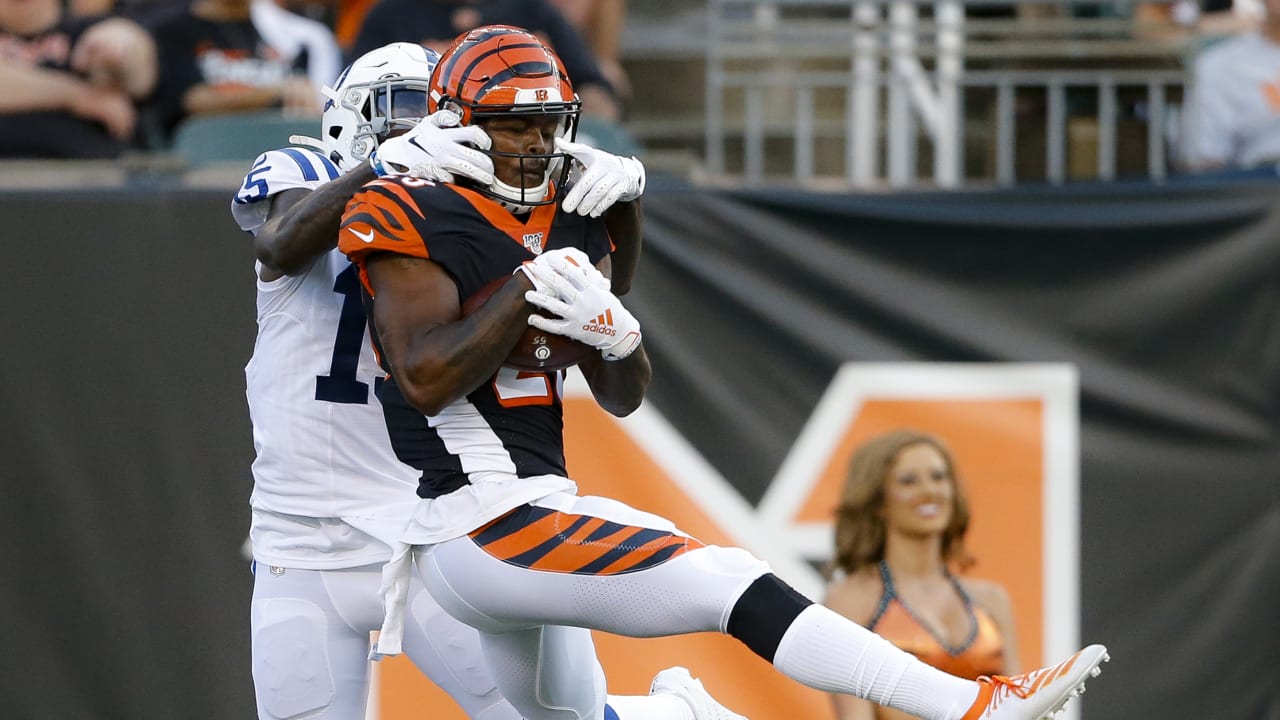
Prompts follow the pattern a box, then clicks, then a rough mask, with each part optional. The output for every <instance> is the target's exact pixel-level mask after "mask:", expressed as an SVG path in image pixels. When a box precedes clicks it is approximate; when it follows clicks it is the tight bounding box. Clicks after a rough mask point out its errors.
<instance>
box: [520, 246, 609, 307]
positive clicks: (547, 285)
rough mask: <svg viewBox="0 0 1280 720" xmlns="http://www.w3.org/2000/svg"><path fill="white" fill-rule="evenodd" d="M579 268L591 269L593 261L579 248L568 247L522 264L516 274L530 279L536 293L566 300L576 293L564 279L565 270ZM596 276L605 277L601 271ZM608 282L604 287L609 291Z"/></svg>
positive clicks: (543, 254)
mask: <svg viewBox="0 0 1280 720" xmlns="http://www.w3.org/2000/svg"><path fill="white" fill-rule="evenodd" d="M579 266H588V267H590V266H591V259H590V258H588V257H587V254H586V253H584V252H582V251H581V250H579V249H578V248H573V247H567V248H557V249H555V250H548V251H546V252H544V253H542V254H541V255H539V256H538V257H536V258H534V259H533V260H529V261H528V262H524V263H521V265H520V267H518V268H516V272H518V273H524V274H525V277H527V278H529V282H531V283H533V291H534V292H536V293H539V294H541V295H547V296H550V297H555V298H559V299H561V300H565V299H566V298H569V297H573V294H574V293H575V291H574V289H573V287H572V286H571V285H569V283H568V281H567V280H566V279H565V277H564V268H574V267H579ZM592 269H594V268H592ZM596 274H597V275H600V277H602V278H603V277H604V275H603V274H602V273H601V272H600V271H599V270H597V271H596ZM608 282H609V281H608V280H607V279H606V280H605V285H604V288H605V289H606V290H607V289H609V285H608Z"/></svg>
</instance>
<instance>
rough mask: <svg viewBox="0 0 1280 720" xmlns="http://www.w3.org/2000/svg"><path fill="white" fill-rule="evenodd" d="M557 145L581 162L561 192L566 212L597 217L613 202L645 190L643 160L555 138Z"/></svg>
mask: <svg viewBox="0 0 1280 720" xmlns="http://www.w3.org/2000/svg"><path fill="white" fill-rule="evenodd" d="M556 149H557V150H559V151H560V152H563V153H568V154H569V155H571V156H573V159H574V160H576V161H577V162H578V163H580V164H581V165H582V176H581V177H579V178H578V181H577V182H576V183H574V185H573V188H572V189H571V190H569V194H567V195H565V196H564V201H563V203H561V207H563V208H564V210H565V212H573V211H574V210H577V212H578V214H579V215H590V216H591V217H600V216H601V215H602V214H603V213H604V211H605V210H608V209H609V208H610V207H611V206H612V205H613V204H614V203H616V202H629V201H631V200H635V199H636V198H638V197H640V195H641V194H642V193H644V164H643V163H641V162H640V161H639V160H637V159H635V158H633V157H621V156H618V155H614V154H613V153H608V152H605V151H604V150H598V149H596V148H593V147H591V146H590V145H584V144H582V143H577V142H570V141H568V140H565V139H564V138H556Z"/></svg>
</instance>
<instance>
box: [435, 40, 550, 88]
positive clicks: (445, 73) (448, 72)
mask: <svg viewBox="0 0 1280 720" xmlns="http://www.w3.org/2000/svg"><path fill="white" fill-rule="evenodd" d="M520 48H537V49H539V50H542V49H543V46H542V45H541V44H540V43H536V42H524V43H516V44H514V45H502V44H499V45H498V46H497V47H495V48H493V49H491V50H486V51H484V52H482V53H480V55H478V56H477V57H476V58H475V59H474V60H472V61H471V63H470V64H469V65H467V68H466V71H465V72H463V73H461V74H459V75H458V76H457V77H458V85H457V87H455V88H454V90H453V92H454V97H457V98H460V97H462V86H463V84H465V83H466V81H467V78H469V77H471V71H472V70H475V68H476V66H477V65H479V64H480V63H482V62H484V60H485V58H487V57H489V56H490V55H495V54H497V53H500V52H502V51H504V50H518V49H520ZM466 54H467V53H465V52H460V53H456V54H455V55H454V56H453V57H451V58H449V61H448V64H446V65H445V66H444V68H443V70H442V71H441V73H440V77H441V79H442V80H444V81H445V82H448V80H449V78H451V77H453V76H454V75H453V69H454V66H456V65H457V64H458V62H459V61H460V60H462V56H463V55H466ZM441 84H443V83H441Z"/></svg>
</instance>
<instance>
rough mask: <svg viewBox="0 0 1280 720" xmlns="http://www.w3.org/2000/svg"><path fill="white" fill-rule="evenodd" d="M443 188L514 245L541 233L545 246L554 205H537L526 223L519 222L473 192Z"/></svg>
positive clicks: (487, 199) (551, 191)
mask: <svg viewBox="0 0 1280 720" xmlns="http://www.w3.org/2000/svg"><path fill="white" fill-rule="evenodd" d="M445 187H447V188H449V189H450V190H452V191H454V192H456V193H458V194H459V195H461V196H462V197H463V199H465V200H466V201H467V202H468V203H471V207H473V208H475V209H476V212H478V213H480V214H481V215H482V216H484V219H485V220H488V221H489V224H490V225H492V226H494V227H495V228H497V229H499V230H501V231H502V232H503V233H504V234H505V235H506V236H507V237H509V238H511V241H512V242H514V243H515V244H517V245H519V246H521V247H524V246H525V245H524V237H525V235H530V234H533V233H542V247H544V248H545V247H546V246H547V240H548V239H549V238H550V237H551V221H552V220H554V219H555V217H556V208H557V204H556V203H550V204H547V205H538V206H536V207H534V209H533V212H531V213H529V219H528V222H521V221H520V220H519V219H518V218H516V216H515V215H512V214H511V213H509V212H507V211H506V209H504V208H503V207H502V206H501V205H499V204H498V203H497V202H495V201H493V200H490V199H489V198H487V197H485V196H484V195H481V194H480V193H478V192H475V191H474V190H468V189H467V188H464V187H458V186H457V185H446V186H445ZM549 192H550V193H551V197H555V183H552V184H551V186H550V189H549Z"/></svg>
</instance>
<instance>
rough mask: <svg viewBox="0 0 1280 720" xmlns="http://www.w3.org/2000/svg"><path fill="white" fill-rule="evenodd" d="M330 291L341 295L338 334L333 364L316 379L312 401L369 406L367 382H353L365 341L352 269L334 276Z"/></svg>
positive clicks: (361, 313) (356, 286) (363, 323)
mask: <svg viewBox="0 0 1280 720" xmlns="http://www.w3.org/2000/svg"><path fill="white" fill-rule="evenodd" d="M333 291H334V292H336V293H338V294H339V295H341V296H342V314H341V315H340V316H339V317H338V335H337V337H335V338H334V339H333V361H332V362H330V363H329V374H328V375H317V376H316V399H317V400H323V401H325V402H332V403H345V404H347V405H367V404H369V383H364V382H360V381H359V380H357V379H356V366H358V365H359V364H360V351H361V350H362V349H364V342H365V332H364V326H365V315H364V307H362V306H361V304H360V280H359V279H358V278H357V277H356V266H355V265H351V266H349V267H347V269H346V270H343V271H342V272H340V273H338V278H337V279H336V280H335V281H334V283H333Z"/></svg>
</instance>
